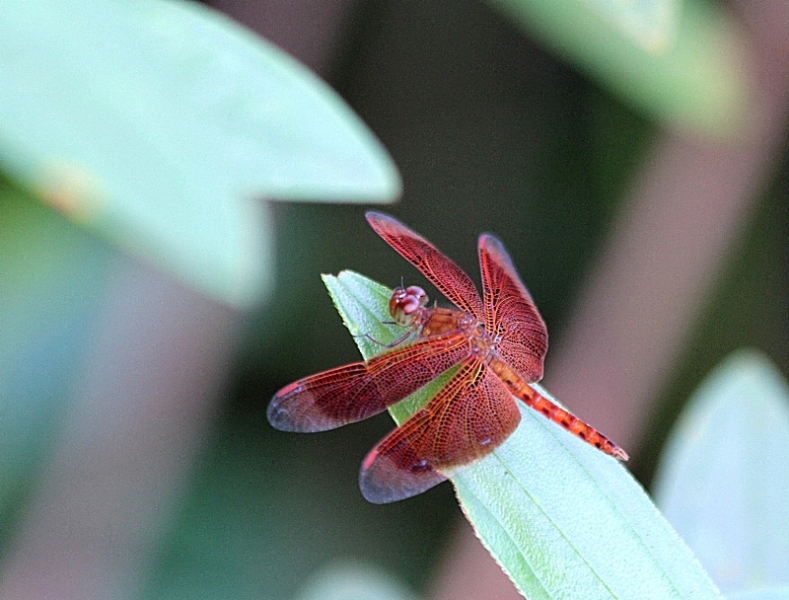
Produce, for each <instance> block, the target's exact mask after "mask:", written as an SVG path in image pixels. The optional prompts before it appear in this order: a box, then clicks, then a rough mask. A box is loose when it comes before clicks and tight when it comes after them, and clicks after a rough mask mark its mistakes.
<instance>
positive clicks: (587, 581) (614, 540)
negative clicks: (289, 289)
mask: <svg viewBox="0 0 789 600" xmlns="http://www.w3.org/2000/svg"><path fill="white" fill-rule="evenodd" d="M324 281H325V282H326V285H327V287H328V288H329V292H330V294H331V295H332V298H333V299H334V302H335V304H336V306H337V308H338V310H339V311H340V313H341V315H342V318H343V320H344V322H345V323H346V325H348V328H349V329H350V331H351V333H352V334H353V335H354V336H355V339H356V340H357V342H358V343H359V347H360V350H361V352H362V355H363V356H364V357H365V358H369V357H370V356H371V355H372V354H375V353H377V352H380V351H381V345H380V344H381V343H383V344H386V343H389V342H391V341H392V340H394V339H397V338H398V337H399V336H400V335H402V329H399V328H396V327H394V326H392V325H387V324H385V323H383V322H384V321H386V320H388V319H389V318H390V317H389V316H388V314H387V306H388V298H389V293H390V292H389V290H387V289H386V288H385V287H383V286H381V285H380V284H377V283H375V282H372V281H370V280H369V279H366V278H364V277H363V276H361V275H358V274H356V273H352V272H349V271H344V272H342V273H340V275H339V276H338V277H331V276H324ZM366 336H369V337H366ZM370 338H374V339H375V340H376V341H377V342H379V343H378V344H376V343H374V342H371V341H370ZM538 389H539V391H540V393H544V394H546V396H547V392H545V391H544V390H542V389H541V388H539V387H538ZM423 396H424V395H423ZM548 397H550V396H548ZM521 412H522V421H521V425H520V426H519V427H518V429H517V430H516V432H515V433H514V434H513V435H512V436H511V437H510V438H509V439H508V440H507V441H506V442H505V443H504V444H503V445H502V446H501V447H500V448H499V449H497V450H496V451H495V452H494V453H493V454H492V455H490V456H489V457H487V458H485V459H483V460H481V461H479V462H477V463H475V464H473V465H471V466H469V467H465V468H462V469H457V470H455V471H454V472H452V473H449V475H450V478H451V480H452V483H453V484H454V485H455V488H456V491H457V495H458V498H459V500H460V502H461V506H462V508H463V511H464V512H465V513H466V515H467V517H468V518H469V521H470V522H471V524H472V525H473V526H474V528H475V530H476V532H477V535H478V536H479V538H480V539H481V540H482V543H483V544H484V545H485V546H486V547H487V548H488V550H489V551H490V552H491V554H492V555H493V556H494V558H495V559H496V560H497V561H498V562H499V564H500V565H501V566H502V568H503V569H504V571H505V572H506V573H507V574H508V575H509V576H510V577H511V578H512V580H513V582H514V583H515V585H516V586H517V588H518V589H519V590H520V591H521V593H523V594H524V595H525V596H526V597H527V598H529V600H537V599H542V598H545V599H547V598H551V599H568V600H569V599H573V600H577V599H578V598H584V599H585V600H586V599H603V598H605V599H611V598H617V599H619V600H622V599H624V598H645V597H648V598H654V599H662V598H667V599H668V598H672V599H679V598H687V599H691V598H692V599H693V600H705V599H715V598H720V596H719V594H718V592H717V590H716V589H715V586H714V585H713V584H712V582H711V581H710V579H709V578H708V576H707V575H706V573H705V572H704V570H703V569H702V568H701V566H700V565H699V563H698V562H697V561H696V559H695V558H694V557H693V555H692V554H691V552H690V550H689V549H688V548H687V546H685V544H684V543H683V542H682V541H681V540H680V538H679V537H678V536H677V534H676V533H675V532H674V530H673V529H672V528H671V527H670V526H669V525H668V523H667V522H666V521H665V520H664V519H663V517H661V515H660V513H659V512H658V511H657V509H656V508H655V506H654V505H653V504H652V502H651V501H650V500H649V498H648V497H647V495H646V494H645V493H644V490H643V489H642V488H641V486H640V485H639V484H638V483H637V482H636V481H635V480H634V479H633V478H632V476H631V475H630V474H629V473H628V472H627V470H625V469H624V467H623V466H622V465H621V464H619V463H618V462H617V461H616V460H615V459H613V458H610V457H608V456H605V455H604V454H602V453H601V452H599V451H597V450H595V449H594V448H592V447H591V446H588V445H587V444H585V443H583V442H582V441H580V440H578V439H577V438H575V437H574V436H572V435H570V434H569V433H567V432H565V431H564V430H563V429H561V428H560V427H559V426H557V425H555V424H553V423H551V422H548V421H547V420H546V419H544V418H543V417H542V416H541V415H538V414H536V413H535V412H534V411H531V410H529V409H526V408H522V411H521ZM398 420H400V419H398Z"/></svg>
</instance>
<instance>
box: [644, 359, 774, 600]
mask: <svg viewBox="0 0 789 600" xmlns="http://www.w3.org/2000/svg"><path fill="white" fill-rule="evenodd" d="M787 456H789V387H787V384H786V381H785V380H784V379H783V377H782V376H781V374H780V373H779V372H778V370H777V369H776V368H775V366H774V365H773V364H772V363H771V362H770V360H769V359H768V358H767V357H765V356H763V355H762V354H760V353H757V352H755V351H750V350H748V351H740V352H737V353H735V354H733V355H732V356H731V357H729V358H728V359H726V360H725V361H724V362H723V363H722V364H721V365H720V366H718V367H717V368H716V369H715V371H713V372H712V374H710V375H709V376H708V377H707V379H706V380H705V381H704V382H703V383H702V385H701V386H700V387H699V389H698V390H697V391H696V392H695V394H694V395H693V397H692V398H691V399H690V401H689V402H688V405H687V407H686V408H685V409H684V411H683V413H682V416H681V417H680V420H679V422H678V423H677V425H676V427H675V429H674V431H673V432H672V433H671V436H670V438H669V441H668V443H667V446H666V450H665V453H664V455H663V459H662V461H661V464H660V468H659V469H658V472H657V474H656V477H655V485H654V488H655V498H656V501H657V504H658V506H660V507H661V509H662V511H663V514H665V515H666V518H667V519H668V520H669V521H670V522H671V523H672V524H673V525H674V527H675V528H676V529H677V531H678V532H679V533H680V535H682V537H683V539H685V541H686V542H687V543H688V544H689V545H690V546H691V548H693V550H694V552H695V553H696V556H698V558H699V560H700V561H701V562H702V564H703V565H704V566H705V567H706V568H707V570H708V571H709V573H710V575H711V576H712V578H713V579H714V580H715V582H716V583H717V584H718V586H719V587H720V588H721V589H722V590H723V591H724V592H735V591H745V590H749V589H753V588H755V587H761V586H766V585H788V584H789V518H787V515H789V462H787V460H786V457H787Z"/></svg>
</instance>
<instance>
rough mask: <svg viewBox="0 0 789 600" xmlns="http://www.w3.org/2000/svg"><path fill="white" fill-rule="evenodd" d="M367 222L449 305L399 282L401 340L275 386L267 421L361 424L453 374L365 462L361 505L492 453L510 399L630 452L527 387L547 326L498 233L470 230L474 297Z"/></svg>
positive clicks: (594, 441)
mask: <svg viewBox="0 0 789 600" xmlns="http://www.w3.org/2000/svg"><path fill="white" fill-rule="evenodd" d="M366 217H367V221H368V222H369V224H370V225H371V226H372V228H373V230H375V232H376V233H377V234H378V235H379V236H381V238H383V240H384V241H385V242H386V243H387V244H389V246H391V247H392V248H393V249H394V250H396V251H397V252H398V253H399V254H400V255H401V256H402V257H403V258H405V259H406V260H407V261H408V262H410V263H411V264H412V265H413V266H415V267H416V268H417V269H418V270H419V271H421V273H422V274H423V275H424V276H425V277H426V278H427V280H428V281H430V282H431V283H432V284H433V285H434V286H435V287H436V288H437V289H438V290H439V291H440V292H441V293H442V294H443V295H444V296H445V297H446V298H447V299H448V300H449V301H450V302H451V303H452V304H453V305H454V306H455V308H441V307H438V306H434V307H429V306H428V297H427V294H426V293H425V291H424V289H422V288H421V287H419V286H416V285H411V286H407V287H402V286H401V287H398V288H396V289H395V290H394V291H393V292H392V296H391V299H390V301H389V310H390V313H391V316H392V319H393V320H394V321H395V322H396V323H398V324H399V325H401V326H403V327H404V328H406V330H405V335H403V336H402V337H401V338H399V339H398V340H396V341H395V342H394V344H392V345H390V346H385V347H384V351H383V352H382V353H380V354H378V355H376V356H374V357H372V358H371V359H370V360H368V361H366V362H355V363H352V364H348V365H345V366H341V367H337V368H334V369H330V370H328V371H323V372H321V373H317V374H315V375H311V376H309V377H305V378H303V379H299V380H298V381H295V382H293V383H291V384H290V385H287V386H285V387H284V388H282V389H281V390H279V391H278V392H277V393H276V394H275V395H274V397H273V398H272V400H271V402H270V404H269V406H268V411H267V415H268V420H269V422H270V423H271V425H272V426H273V427H275V428H276V429H280V430H284V431H296V432H317V431H325V430H329V429H334V428H336V427H340V426H342V425H346V424H348V423H354V422H357V421H361V420H363V419H367V418H368V417H372V416H373V415H376V414H378V413H380V412H382V411H384V410H385V409H386V408H388V407H390V406H392V405H394V404H396V403H398V402H400V401H401V400H403V399H404V398H406V397H407V396H409V395H411V394H412V393H414V392H416V391H417V390H419V389H420V388H422V387H424V386H425V385H427V384H428V383H429V382H431V381H433V380H434V379H436V378H437V377H439V376H440V375H442V374H444V373H446V372H447V371H449V370H450V369H454V371H453V373H452V375H451V376H450V377H449V379H448V381H447V382H446V384H445V385H444V386H443V387H442V388H441V389H440V390H439V391H438V392H437V393H436V395H435V396H434V397H433V398H432V399H431V400H429V401H428V402H427V403H426V404H425V405H424V406H423V407H422V408H420V409H418V410H417V411H416V412H415V413H414V414H413V415H411V416H410V417H409V418H408V419H407V420H405V421H404V422H403V423H402V424H401V425H400V426H399V427H397V428H396V429H394V430H393V431H392V432H390V433H389V434H388V435H387V436H386V437H384V438H383V440H381V441H380V442H379V443H378V444H377V445H376V446H375V447H374V448H373V449H372V450H371V451H370V452H369V453H368V454H367V456H366V457H365V459H364V460H363V462H362V466H361V469H360V472H359V487H360V489H361V491H362V494H363V495H364V497H365V498H366V499H367V500H368V501H370V502H373V503H378V504H383V503H387V502H394V501H397V500H402V499H405V498H409V497H411V496H414V495H416V494H420V493H422V492H424V491H427V490H428V489H430V488H432V487H433V486H435V485H437V484H439V483H441V482H442V481H445V480H446V479H447V474H446V473H447V471H451V470H452V469H455V468H456V467H460V466H464V465H468V464H471V463H473V462H476V461H478V460H479V459H481V458H483V457H485V456H487V455H489V454H491V453H492V452H493V451H494V450H495V449H496V448H498V447H499V446H500V445H501V444H502V443H503V442H504V441H505V440H506V439H507V438H508V437H509V436H510V435H511V434H512V432H513V431H515V429H516V428H517V426H518V423H519V422H520V418H521V415H520V410H519V409H518V405H517V403H516V401H515V399H516V398H517V399H518V400H520V401H522V402H523V403H524V404H525V405H526V406H528V407H530V408H532V409H534V410H536V411H537V412H538V413H540V414H542V415H544V416H545V417H546V418H548V419H550V420H551V421H553V422H555V423H557V424H558V425H560V426H561V427H563V428H564V429H566V430H567V431H569V432H570V433H572V434H574V435H576V436H577V437H579V438H580V439H582V440H584V441H585V442H587V443H589V444H591V445H592V446H594V447H595V448H598V449H599V450H601V451H602V452H604V453H606V454H609V455H611V456H613V457H615V458H617V459H619V460H627V459H628V456H627V454H626V453H625V451H624V450H622V448H620V447H619V446H617V445H616V444H615V443H613V442H612V441H611V440H609V439H608V438H607V437H605V436H604V435H603V434H601V433H599V432H598V431H597V430H595V429H594V428H593V427H591V426H590V425H588V424H587V423H585V422H584V421H582V420H581V419H579V418H577V417H575V416H574V415H572V414H571V413H569V412H568V411H566V410H565V409H563V408H562V407H560V406H558V405H556V404H555V403H553V402H552V401H550V400H549V399H547V398H545V397H544V396H542V395H541V394H539V393H538V392H537V391H536V390H535V389H534V387H532V386H531V385H530V384H532V383H535V382H537V381H539V380H540V379H542V375H543V363H544V359H545V354H546V352H547V350H548V331H547V329H546V326H545V322H544V321H543V319H542V317H541V316H540V313H539V312H538V310H537V307H536V306H535V304H534V301H533V300H532V297H531V295H530V294H529V292H528V290H527V289H526V286H524V285H523V283H522V282H521V280H520V278H519V277H518V273H517V272H516V271H515V267H514V266H513V264H512V260H511V259H510V257H509V255H508V254H507V251H506V250H505V248H504V245H503V244H502V243H501V242H500V241H499V240H498V239H497V238H496V237H495V236H493V235H490V234H487V233H485V234H482V235H481V236H480V237H479V242H478V246H477V248H478V253H479V265H480V272H481V276H482V296H480V295H479V293H478V291H477V288H476V287H475V285H474V283H473V282H472V280H471V278H470V277H469V276H468V275H467V274H466V273H465V272H464V271H463V270H462V269H461V268H460V267H459V266H458V265H457V264H455V263H454V262H453V261H452V260H450V259H449V258H448V257H447V256H445V255H444V254H443V253H441V252H440V251H439V250H438V249H437V248H436V247H435V246H433V245H432V244H431V243H430V242H428V241H427V240H426V239H424V238H423V237H422V236H420V235H419V234H418V233H416V232H414V231H412V230H411V229H409V228H408V227H406V226H405V225H403V224H402V223H400V222H399V221H398V220H396V219H395V218H393V217H391V216H388V215H385V214H382V213H378V212H368V213H367V215H366Z"/></svg>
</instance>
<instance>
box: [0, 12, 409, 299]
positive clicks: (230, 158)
mask: <svg viewBox="0 0 789 600" xmlns="http://www.w3.org/2000/svg"><path fill="white" fill-rule="evenodd" d="M0 57H2V59H0V165H2V168H3V169H4V170H6V171H7V172H8V173H9V174H10V175H11V176H12V177H13V178H14V179H16V180H17V181H19V182H21V183H22V184H23V185H24V186H26V187H27V188H28V189H30V190H32V191H34V192H35V193H36V194H37V195H38V196H39V197H40V198H42V199H43V200H44V201H46V202H48V203H49V204H51V205H52V206H54V207H56V208H57V209H58V210H61V211H62V212H63V213H65V214H66V215H67V216H69V217H70V218H71V219H73V220H75V221H76V222H78V223H81V224H83V225H85V226H87V227H89V228H91V229H92V230H94V231H96V232H98V233H100V234H101V235H103V236H105V237H106V238H109V239H110V240H112V241H113V242H115V243H117V244H119V245H120V246H122V247H123V248H126V249H128V250H131V251H132V252H134V253H136V254H138V255H141V256H143V257H146V258H148V259H150V260H152V261H154V262H155V263H157V264H158V265H160V266H162V267H165V268H167V269H169V270H171V271H173V272H174V273H176V274H177V275H178V276H179V277H181V278H182V279H184V280H185V281H187V282H189V283H191V284H192V285H194V286H196V287H197V288H198V289H200V290H202V291H204V292H206V293H208V294H210V295H213V296H215V297H218V298H221V299H223V300H225V301H228V302H231V303H233V304H237V305H244V304H249V303H251V302H255V301H257V299H258V298H259V297H260V295H261V292H262V290H263V289H264V287H265V284H266V281H267V277H268V270H269V266H268V263H269V260H270V259H269V255H270V249H269V243H270V242H269V233H268V226H267V223H266V220H265V219H264V215H263V213H262V206H261V204H260V200H261V199H290V200H297V199H311V200H340V199H341V200H343V201H350V200H356V201H387V200H391V199H393V198H394V197H395V196H396V195H397V194H398V193H399V189H400V181H399V177H398V175H397V172H396V170H395V168H394V166H393V164H392V162H391V160H390V159H389V157H388V156H387V155H386V153H385V151H384V150H383V149H382V147H381V146H380V144H379V143H378V142H377V141H376V140H375V138H374V137H373V136H372V134H371V133H370V132H369V131H368V130H367V129H366V127H365V126H364V124H363V123H362V122H361V121H360V120H359V119H358V117H356V116H355V115H354V114H353V112H352V111H351V110H350V109H349V108H348V107H347V106H346V105H345V104H344V103H343V102H342V100H340V99H339V97H338V96H337V95H336V94H335V93H334V92H333V91H331V90H330V89H329V88H328V86H326V85H325V84H324V83H322V82H321V81H320V80H318V79H317V78H316V77H315V76H314V75H312V74H311V73H309V72H308V71H307V70H306V69H305V68H304V67H302V66H300V65H299V64H298V63H296V61H294V60H293V59H291V58H290V57H288V56H287V55H286V54H284V53H283V52H281V51H280V50H278V49H276V48H274V47H273V46H271V45H270V44H267V43H266V42H264V41H263V40H261V39H259V38H258V37H256V36H255V35H254V34H252V33H251V32H249V31H247V30H246V29H244V28H242V27H241V26H239V25H237V24H235V23H233V22H232V21H230V20H229V19H227V18H225V17H223V16H221V15H220V14H219V13H217V12H215V11H212V10H211V9H208V8H206V7H205V6H203V5H201V4H199V3H196V2H182V1H174V0H135V1H134V2H128V1H123V0H94V1H91V2H69V1H66V0H27V1H23V0H8V1H5V2H0Z"/></svg>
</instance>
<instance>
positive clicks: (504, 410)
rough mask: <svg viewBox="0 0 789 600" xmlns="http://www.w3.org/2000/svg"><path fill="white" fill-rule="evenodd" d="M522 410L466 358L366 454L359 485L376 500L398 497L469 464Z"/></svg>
mask: <svg viewBox="0 0 789 600" xmlns="http://www.w3.org/2000/svg"><path fill="white" fill-rule="evenodd" d="M519 421H520V412H519V411H518V407H517V406H516V404H515V401H514V400H513V398H512V396H511V395H510V394H509V392H508V391H507V388H506V387H504V384H502V382H501V381H500V380H499V379H498V378H497V377H496V375H495V374H494V373H493V372H492V371H490V369H488V368H487V367H486V366H485V365H484V363H482V362H480V361H478V360H476V359H469V360H467V361H466V362H465V363H464V364H463V365H462V366H461V368H460V369H459V370H458V372H457V373H455V375H454V376H453V377H452V378H451V379H450V380H449V382H447V385H446V386H444V387H443V388H442V389H441V391H440V392H439V393H438V394H436V396H435V397H434V398H433V399H432V400H431V401H430V402H428V403H427V405H426V406H425V407H424V408H422V409H421V410H419V411H417V412H416V413H414V415H413V416H412V417H411V418H410V419H408V420H407V421H406V422H405V423H403V424H402V425H401V426H400V427H398V428H397V429H395V430H394V431H393V432H392V433H390V434H389V435H388V436H386V437H385V438H384V439H383V440H382V441H381V442H380V443H379V444H378V445H377V446H376V447H375V448H373V450H371V451H370V453H369V454H368V455H367V457H366V458H365V459H364V462H363V463H362V469H361V472H360V474H359V485H360V487H361V490H362V493H363V494H364V497H365V498H367V500H369V501H370V502H375V503H377V504H381V503H385V502H394V501H396V500H402V499H404V498H408V497H410V496H414V495H416V494H420V493H422V492H424V491H425V490H428V489H430V488H431V487H433V486H434V485H437V484H439V483H441V482H442V481H444V479H446V476H445V475H444V474H442V473H441V470H442V469H449V468H452V467H457V466H460V465H465V464H468V463H471V462H473V461H475V460H477V459H479V458H481V457H483V456H486V455H488V454H490V453H491V452H493V451H494V450H495V449H496V448H498V447H499V446H500V445H501V444H502V442H504V440H506V439H507V438H508V437H509V436H510V434H511V433H512V432H513V431H515V428H516V427H517V426H518V423H519Z"/></svg>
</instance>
